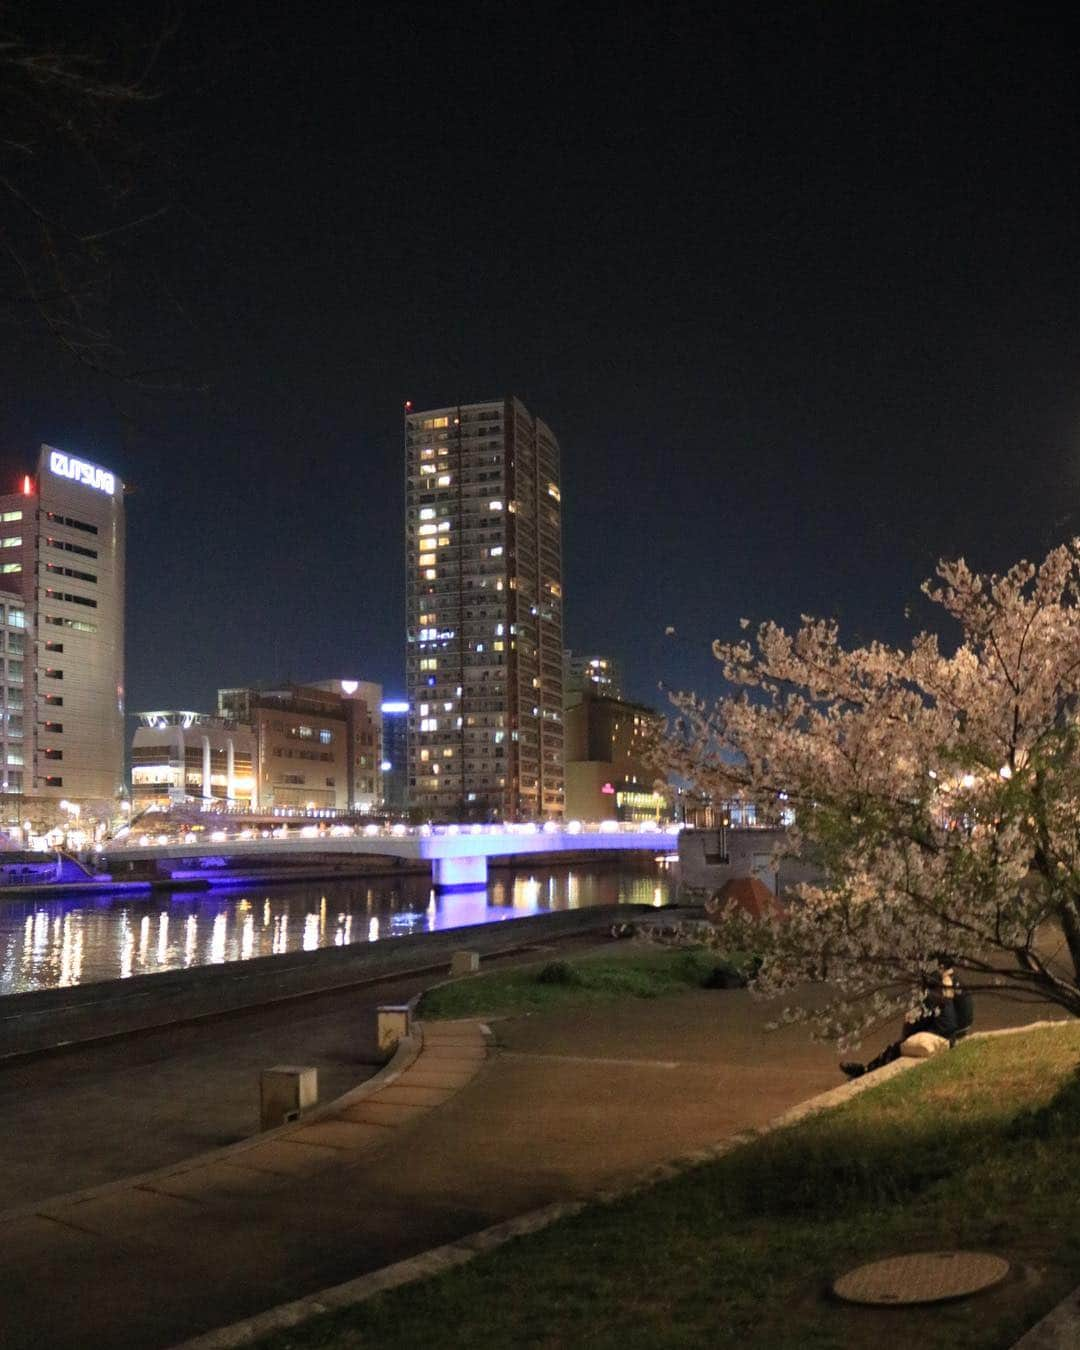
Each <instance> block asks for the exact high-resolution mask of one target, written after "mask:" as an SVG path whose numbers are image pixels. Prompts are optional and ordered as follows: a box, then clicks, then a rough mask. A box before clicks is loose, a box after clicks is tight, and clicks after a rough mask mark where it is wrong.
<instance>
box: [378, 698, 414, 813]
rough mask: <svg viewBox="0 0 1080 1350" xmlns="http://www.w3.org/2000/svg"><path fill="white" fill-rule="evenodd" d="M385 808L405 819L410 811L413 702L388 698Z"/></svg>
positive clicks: (384, 744) (385, 711) (384, 712)
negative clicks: (411, 703) (410, 705)
mask: <svg viewBox="0 0 1080 1350" xmlns="http://www.w3.org/2000/svg"><path fill="white" fill-rule="evenodd" d="M380 767H381V769H382V784H383V809H384V810H386V811H387V812H389V813H390V814H391V815H395V816H403V815H405V814H406V812H407V811H408V809H409V702H408V699H386V700H385V701H384V702H383V705H382V763H381V765H380Z"/></svg>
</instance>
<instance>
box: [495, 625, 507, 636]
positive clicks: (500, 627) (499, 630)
mask: <svg viewBox="0 0 1080 1350" xmlns="http://www.w3.org/2000/svg"><path fill="white" fill-rule="evenodd" d="M505 631H506V630H505V629H504V627H503V625H502V624H501V623H497V624H496V625H495V636H496V637H502V635H503V633H504V632H505Z"/></svg>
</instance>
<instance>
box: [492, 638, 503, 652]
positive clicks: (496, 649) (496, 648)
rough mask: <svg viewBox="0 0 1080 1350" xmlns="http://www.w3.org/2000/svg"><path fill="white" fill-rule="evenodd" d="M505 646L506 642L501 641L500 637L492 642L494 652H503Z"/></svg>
mask: <svg viewBox="0 0 1080 1350" xmlns="http://www.w3.org/2000/svg"><path fill="white" fill-rule="evenodd" d="M503 646H504V644H503V643H502V642H500V641H499V640H498V638H496V639H495V641H494V642H493V643H492V644H491V650H492V651H493V652H501V651H502V650H503Z"/></svg>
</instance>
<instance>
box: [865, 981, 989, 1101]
mask: <svg viewBox="0 0 1080 1350" xmlns="http://www.w3.org/2000/svg"><path fill="white" fill-rule="evenodd" d="M973 1018H974V1004H973V1001H972V997H971V995H970V994H969V993H967V991H966V990H964V989H961V987H960V984H959V981H958V980H957V978H956V972H955V970H954V968H953V959H952V957H951V956H946V955H944V954H942V955H941V956H940V957H938V969H937V970H936V971H934V972H933V973H932V974H930V975H928V976H927V977H926V980H925V982H924V985H923V1002H922V1008H921V1009H920V1010H919V1011H918V1012H917V1013H916V1014H915V1015H914V1016H912V1015H911V1014H910V1013H909V1014H908V1016H907V1017H905V1018H904V1026H903V1030H902V1032H901V1035H900V1039H899V1040H898V1041H893V1042H892V1044H891V1045H887V1046H886V1047H885V1049H884V1050H882V1052H881V1054H880V1055H877V1056H875V1058H874V1059H872V1060H870V1062H869V1063H868V1064H860V1063H858V1062H856V1061H854V1060H848V1061H846V1062H844V1063H842V1064H841V1065H840V1072H841V1073H844V1074H846V1075H847V1076H848V1078H861V1077H862V1076H863V1074H864V1073H873V1072H874V1070H875V1069H880V1068H882V1066H883V1065H885V1064H891V1063H892V1062H893V1060H894V1059H899V1058H900V1054H901V1050H900V1047H901V1046H902V1045H903V1043H904V1041H906V1040H907V1038H908V1037H909V1036H916V1035H918V1034H919V1032H921V1031H928V1032H930V1034H931V1035H933V1036H940V1037H941V1038H942V1040H945V1041H948V1043H949V1047H950V1049H951V1048H952V1046H954V1045H955V1044H956V1042H957V1040H959V1039H960V1038H961V1037H963V1036H966V1035H967V1033H968V1032H969V1031H970V1030H971V1023H972V1020H973Z"/></svg>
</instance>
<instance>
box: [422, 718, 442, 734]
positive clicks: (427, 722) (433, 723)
mask: <svg viewBox="0 0 1080 1350" xmlns="http://www.w3.org/2000/svg"><path fill="white" fill-rule="evenodd" d="M438 729H439V719H438V718H437V717H425V718H423V719H422V720H421V722H420V730H421V731H438Z"/></svg>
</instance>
